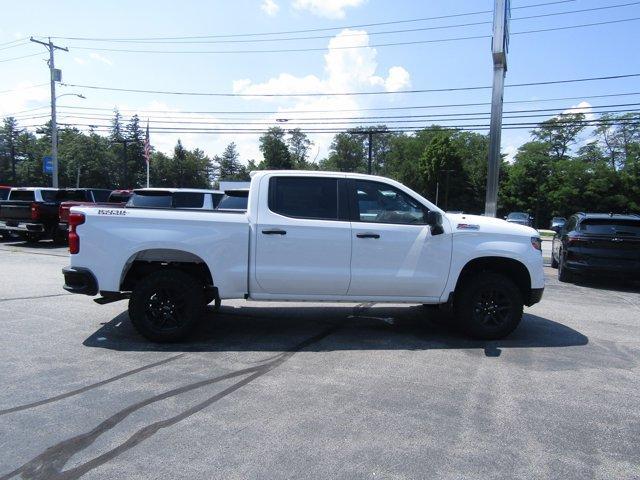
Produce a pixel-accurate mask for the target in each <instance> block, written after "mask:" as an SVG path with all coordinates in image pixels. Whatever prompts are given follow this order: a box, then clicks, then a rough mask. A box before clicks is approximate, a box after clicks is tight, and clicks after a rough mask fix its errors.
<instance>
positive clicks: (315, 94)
mask: <svg viewBox="0 0 640 480" xmlns="http://www.w3.org/2000/svg"><path fill="white" fill-rule="evenodd" d="M639 76H640V73H630V74H625V75H608V76H602V77H589V78H576V79H570V80H551V81H545V82H529V83H512V84H509V85H505V87H511V88H513V87H532V86H537V85H553V84H564V83H579V82H592V81H598V80H616V79H621V78H631V77H639ZM62 85H64V86H66V87H76V88H88V89H92V90H107V91H113V92H130V93H151V94H156V95H191V96H211V97H318V96H321V97H335V96H356V95H394V94H407V93H434V92H459V91H470V90H486V89H489V88H491V86H473V87H449V88H431V89H416V90H398V91H395V92H387V91H382V92H334V93H318V92H309V93H217V92H178V91H169V90H144V89H135V88H117V87H103V86H99V85H80V84H74V83H62Z"/></svg>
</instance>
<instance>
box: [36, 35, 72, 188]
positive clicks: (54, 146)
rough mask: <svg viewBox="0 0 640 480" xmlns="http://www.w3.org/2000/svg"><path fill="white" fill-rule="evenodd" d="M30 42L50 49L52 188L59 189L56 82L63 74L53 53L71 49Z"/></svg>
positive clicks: (37, 41) (50, 43)
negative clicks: (58, 68) (56, 63)
mask: <svg viewBox="0 0 640 480" xmlns="http://www.w3.org/2000/svg"><path fill="white" fill-rule="evenodd" d="M29 40H31V41H32V42H35V43H39V44H40V45H44V46H45V47H46V48H47V49H49V62H48V63H49V76H50V79H51V164H52V172H51V186H52V187H53V188H58V122H57V120H56V81H58V82H59V81H60V80H62V72H61V71H60V70H56V65H55V58H54V54H53V52H54V51H55V50H64V51H65V52H68V51H69V49H68V48H65V47H59V46H57V45H54V44H53V43H52V42H51V38H49V42H48V43H45V42H41V41H40V40H36V39H34V38H33V37H31V38H30V39H29Z"/></svg>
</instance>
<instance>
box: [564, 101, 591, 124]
mask: <svg viewBox="0 0 640 480" xmlns="http://www.w3.org/2000/svg"><path fill="white" fill-rule="evenodd" d="M562 113H584V118H585V120H595V118H596V117H595V115H594V114H593V107H592V106H591V104H590V103H589V102H585V101H582V102H580V103H579V104H578V105H572V106H571V107H570V108H567V109H566V110H565V111H563V112H562Z"/></svg>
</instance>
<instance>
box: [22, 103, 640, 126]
mask: <svg viewBox="0 0 640 480" xmlns="http://www.w3.org/2000/svg"><path fill="white" fill-rule="evenodd" d="M637 106H640V103H620V104H609V105H589V106H585V107H572V108H569V109H567V108H566V107H562V108H541V109H524V110H508V111H505V112H504V114H505V115H509V114H516V113H538V115H532V116H542V115H547V114H549V112H558V110H562V111H561V112H560V113H559V114H560V115H562V114H571V113H620V112H626V111H628V109H623V110H610V109H612V108H618V109H619V108H621V107H637ZM602 109H605V110H604V111H601V110H602ZM567 110H571V111H570V112H567ZM583 110H584V111H586V112H582V111H583ZM633 111H635V110H633ZM61 114H62V115H64V116H65V117H66V118H80V119H87V120H91V119H96V120H105V121H110V120H112V119H113V116H111V115H107V114H102V113H84V114H82V113H81V114H76V113H75V112H66V111H64V112H61ZM488 114H489V112H486V111H483V112H462V113H443V114H430V115H374V116H357V117H301V118H286V121H287V122H296V123H297V122H310V121H328V120H376V121H385V120H390V119H407V118H420V119H429V118H449V117H468V116H477V115H488ZM282 116H283V117H286V115H282ZM45 117H46V115H44V114H42V115H27V116H22V117H16V119H18V120H30V119H36V118H45ZM153 118H154V121H155V122H163V123H211V122H210V121H211V120H216V121H221V120H243V119H242V118H238V117H227V118H224V117H222V118H220V117H218V118H211V117H185V116H178V117H175V116H156V117H153ZM171 120H176V121H175V122H173V121H171ZM186 120H202V121H203V122H195V121H186ZM251 120H260V119H251V118H248V119H245V121H244V122H241V123H238V125H242V124H243V123H246V122H250V121H251ZM276 121H277V120H276ZM213 123H228V122H213ZM271 123H273V122H269V124H271Z"/></svg>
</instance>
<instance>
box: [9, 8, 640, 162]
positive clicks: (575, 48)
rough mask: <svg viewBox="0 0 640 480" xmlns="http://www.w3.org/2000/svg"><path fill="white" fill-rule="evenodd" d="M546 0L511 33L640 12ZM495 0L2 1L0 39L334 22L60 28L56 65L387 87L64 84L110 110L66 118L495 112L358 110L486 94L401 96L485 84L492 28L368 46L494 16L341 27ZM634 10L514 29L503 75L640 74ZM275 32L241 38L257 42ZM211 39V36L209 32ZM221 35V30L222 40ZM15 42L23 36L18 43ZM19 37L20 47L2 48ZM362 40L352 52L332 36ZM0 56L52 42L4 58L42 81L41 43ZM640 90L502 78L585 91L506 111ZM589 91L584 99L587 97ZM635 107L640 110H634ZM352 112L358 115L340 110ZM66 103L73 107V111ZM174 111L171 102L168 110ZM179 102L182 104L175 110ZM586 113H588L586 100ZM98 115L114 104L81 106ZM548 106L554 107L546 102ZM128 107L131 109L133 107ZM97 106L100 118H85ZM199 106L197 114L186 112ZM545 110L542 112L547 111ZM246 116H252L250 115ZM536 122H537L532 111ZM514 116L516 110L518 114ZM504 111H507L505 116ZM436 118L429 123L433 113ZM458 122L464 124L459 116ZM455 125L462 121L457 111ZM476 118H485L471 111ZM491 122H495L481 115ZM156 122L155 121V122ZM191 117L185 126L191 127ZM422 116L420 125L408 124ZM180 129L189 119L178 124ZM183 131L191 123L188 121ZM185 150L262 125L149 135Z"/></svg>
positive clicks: (38, 101)
mask: <svg viewBox="0 0 640 480" xmlns="http://www.w3.org/2000/svg"><path fill="white" fill-rule="evenodd" d="M549 1H551V0H513V2H512V8H513V10H512V18H513V21H512V23H511V31H512V32H514V33H515V32H518V31H524V30H536V29H546V28H552V27H560V26H567V25H578V24H585V23H595V22H604V21H611V20H621V19H631V18H635V17H640V2H632V1H631V0H626V1H625V0H576V1H571V2H564V3H558V4H554V5H545V6H540V7H536V8H517V7H523V6H528V5H533V4H539V3H547V2H549ZM622 4H632V5H628V6H625V7H620V8H611V9H607V10H598V11H591V12H582V13H572V14H566V15H562V14H560V13H561V12H568V11H574V10H583V9H589V8H597V7H602V6H614V5H622ZM492 8H493V0H456V1H444V0H429V1H411V0H395V1H388V0H237V1H234V2H228V1H208V2H204V1H181V2H176V1H154V2H150V1H149V2H147V1H138V2H124V1H109V2H80V1H62V0H61V1H58V2H50V1H30V2H12V3H11V4H10V5H5V6H4V9H3V15H2V20H1V21H0V22H1V23H0V44H4V43H6V42H12V41H14V40H17V39H20V38H23V37H27V36H29V35H37V36H48V35H53V36H59V37H91V38H103V37H104V38H109V39H114V38H133V37H135V38H143V37H182V36H205V35H225V34H240V33H248V32H278V31H290V30H305V29H322V28H335V30H330V31H322V32H316V33H303V34H289V35H280V37H299V36H323V37H328V38H316V39H306V40H302V39H298V40H293V41H278V42H266V41H261V42H255V43H227V44H220V43H208V44H202V43H196V44H190V43H175V41H174V43H160V44H158V43H154V44H149V43H147V44H134V43H119V42H113V41H109V42H90V41H86V40H72V39H57V40H55V41H56V43H58V44H59V45H62V46H68V47H69V52H68V53H67V52H58V53H57V55H56V66H57V67H58V68H61V69H62V70H63V81H64V82H67V83H71V84H78V85H96V86H107V87H118V88H132V89H149V90H170V91H191V92H219V93H280V94H283V93H292V92H300V93H307V92H311V91H313V92H321V93H332V92H333V93H335V92H340V91H346V92H362V91H386V92H389V93H388V94H383V95H376V96H369V97H367V96H352V97H331V96H326V97H303V98H300V97H296V98H286V97H277V98H270V99H269V98H255V97H254V98H247V97H232V98H222V97H205V96H199V97H198V96H186V95H185V96H171V95H162V94H155V93H154V94H142V93H128V92H113V91H101V90H92V89H87V88H71V87H60V88H59V90H58V93H59V94H63V93H72V92H73V93H82V94H83V95H85V96H86V97H87V98H86V100H81V99H78V98H75V97H72V96H67V97H65V98H62V99H60V100H59V103H60V105H61V108H60V111H61V112H62V113H61V114H60V116H61V121H62V122H64V121H67V122H76V123H92V124H102V123H105V122H106V120H100V119H98V118H97V117H96V118H95V119H79V118H77V117H70V116H69V115H70V114H72V113H73V112H75V115H79V112H80V110H73V109H68V108H67V109H65V108H64V107H65V106H71V107H73V106H81V107H95V108H104V109H111V108H114V107H119V108H120V109H123V110H128V109H131V110H139V111H144V110H157V111H158V112H155V113H140V117H141V118H142V119H143V120H146V118H150V119H151V120H152V121H154V120H155V121H161V120H163V118H164V117H167V116H172V117H171V118H172V119H174V120H175V119H176V118H182V119H183V121H189V119H190V118H193V117H194V114H182V113H175V112H181V111H237V112H247V111H255V110H261V111H263V110H265V111H275V112H279V113H274V114H255V115H254V114H243V115H238V119H239V120H236V122H238V123H243V122H250V121H255V122H258V123H261V124H265V125H266V124H273V125H275V124H276V123H275V119H276V118H291V119H293V118H301V117H303V116H307V117H313V118H317V117H327V116H331V117H335V116H363V115H373V114H378V115H392V114H396V113H407V114H424V113H425V112H427V113H435V114H451V115H453V114H457V113H461V112H485V111H486V112H488V110H489V107H488V106H475V107H465V108H461V107H454V108H441V109H434V110H403V111H400V112H395V113H394V112H393V111H388V112H371V111H366V110H362V109H367V108H379V107H399V106H402V107H407V106H411V107H414V106H420V105H422V106H424V105H434V104H451V103H477V102H488V101H489V100H490V96H491V91H490V90H473V91H458V92H437V93H417V94H403V93H394V92H397V91H402V90H407V89H437V88H447V87H467V86H476V85H478V86H481V85H490V84H491V78H492V63H491V55H490V39H489V38H479V39H469V40H458V41H448V42H441V43H426V44H414V45H400V46H386V47H383V46H381V47H371V46H370V45H376V44H380V43H392V42H406V41H421V40H429V39H442V38H455V37H460V36H465V37H466V36H481V35H490V33H491V25H490V24H489V23H486V24H481V25H471V26H464V27H449V28H443V29H434V30H426V31H414V32H404V33H396V34H376V32H380V31H388V30H400V29H412V28H424V27H439V26H450V25H456V24H463V23H465V24H466V23H475V22H490V21H491V19H492V16H491V14H478V15H472V16H462V17H453V18H448V19H441V20H429V21H421V22H411V23H402V24H394V25H387V26H372V27H359V28H350V29H346V28H342V27H346V26H351V25H361V24H368V23H378V22H389V21H395V20H407V19H416V18H424V17H434V16H443V15H453V14H460V13H468V12H477V11H485V10H491V9H492ZM554 13H555V15H552V16H547V17H543V18H537V19H523V20H518V18H519V17H523V16H530V15H542V14H554ZM639 25H640V22H638V21H628V22H623V23H615V24H608V25H601V26H593V27H587V28H577V29H567V30H562V31H551V32H540V33H535V34H522V35H512V37H511V42H510V55H509V71H508V73H507V79H506V82H507V84H514V83H526V82H538V81H547V80H562V79H573V78H581V77H596V76H604V75H618V74H630V73H638V72H640V65H639V58H640V57H639V56H638V53H637V45H638V40H639V39H640V34H639V33H638V32H639V30H638V26H639ZM256 38H263V39H264V38H277V36H276V37H274V36H270V37H269V36H267V37H233V39H235V40H255V39H256ZM209 40H210V41H211V40H214V39H209ZM217 40H220V39H217ZM14 45H17V46H14ZM7 46H10V47H12V48H6V47H7ZM340 46H358V47H359V48H354V49H335V48H331V47H340ZM0 48H2V50H0V61H1V60H5V59H10V58H14V57H19V56H23V55H30V54H37V53H39V52H43V55H42V56H39V55H35V56H31V57H28V58H24V59H19V60H12V61H8V62H1V63H0V71H1V72H2V75H0V91H5V90H12V89H20V88H24V87H28V86H30V85H37V84H41V83H46V82H47V81H48V71H47V69H46V65H45V63H44V62H43V61H42V59H43V58H45V57H46V55H45V49H44V48H43V47H41V46H39V45H35V44H30V43H25V44H22V43H20V42H17V43H14V44H10V45H4V46H0ZM100 48H107V49H148V50H166V51H175V50H181V51H184V50H188V51H202V50H251V49H260V50H264V49H284V48H315V49H320V50H318V51H307V52H288V53H232V54H231V53H230V54H212V53H197V54H184V53H183V54H160V53H127V52H115V51H103V50H99V49H100ZM636 91H640V88H639V82H638V77H636V78H626V79H620V80H610V81H597V82H584V83H570V84H559V85H546V86H535V87H521V88H507V89H506V90H505V101H506V102H509V101H514V100H538V99H548V98H557V97H569V96H570V97H576V99H575V100H566V101H556V102H533V103H526V104H516V105H509V104H508V103H507V104H506V105H505V111H509V110H516V109H538V108H553V109H557V111H558V112H561V111H563V110H566V109H569V108H571V107H575V106H578V105H582V106H585V107H586V106H588V105H608V104H619V103H620V104H621V103H638V102H640V95H636V96H623V97H611V98H601V99H587V98H586V97H589V96H593V95H605V94H617V93H623V92H636ZM48 95H49V91H48V86H44V87H38V88H27V89H22V90H17V91H13V92H9V93H3V94H0V115H3V116H4V115H6V114H10V113H15V112H20V111H22V110H26V109H32V108H36V107H39V106H46V105H48ZM584 102H586V103H584ZM627 108H637V107H627ZM344 109H349V110H353V111H352V112H349V113H340V112H336V110H344ZM290 110H296V111H299V110H327V111H328V113H321V114H317V113H315V114H311V113H309V114H293V113H288V111H290ZM64 112H66V113H64ZM162 112H167V113H162ZM171 112H174V113H171ZM585 112H587V113H588V110H585ZM85 113H89V114H92V115H96V114H98V115H99V114H108V111H107V110H103V111H102V110H95V111H85ZM550 113H552V112H550ZM46 114H47V110H46V109H43V110H40V111H37V110H36V111H35V113H34V112H29V113H23V114H20V115H19V116H22V118H24V119H23V120H21V123H22V124H24V125H27V124H29V125H31V124H36V123H39V122H44V121H46V118H41V119H37V118H34V119H29V118H27V117H29V115H32V116H37V115H46ZM128 114H129V112H128V111H127V112H126V113H125V115H128ZM89 116H91V115H89ZM187 117H190V118H187ZM227 118H231V117H230V116H229V115H224V114H198V119H202V121H206V122H220V123H224V122H226V121H227V120H226V119H227ZM543 118H544V117H540V118H539V119H540V120H541V119H543ZM249 119H251V120H249ZM526 120H527V121H528V120H530V119H526ZM514 121H517V120H514ZM505 122H506V120H505ZM427 123H431V121H429V122H427ZM454 123H456V122H454ZM457 123H460V122H457ZM470 123H484V121H475V122H474V121H472V122H470ZM486 123H488V122H486ZM157 125H158V126H159V125H160V124H157ZM186 125H189V124H186ZM412 125H414V126H415V125H419V124H412ZM183 126H184V125H183ZM187 128H188V127H187ZM178 137H180V138H181V139H182V140H183V143H184V144H185V145H186V146H187V147H189V148H194V147H201V148H203V149H204V150H205V151H206V152H207V153H208V154H210V155H214V154H216V153H220V152H221V151H222V149H223V148H224V146H225V145H226V144H227V143H228V142H230V141H235V142H236V143H237V144H238V146H239V149H240V152H241V154H242V158H243V160H244V161H246V160H248V159H249V158H255V159H257V160H259V159H260V154H259V151H258V148H257V147H258V142H257V136H256V135H230V134H224V135H219V134H216V135H204V134H194V133H184V132H183V133H180V134H178V133H153V134H152V143H153V144H154V146H155V147H156V148H157V149H159V150H161V151H170V150H171V148H172V146H173V145H174V144H175V141H176V140H177V138H178ZM311 138H312V139H313V140H314V141H315V143H316V147H315V149H314V151H313V152H312V155H313V156H315V155H316V154H317V155H318V157H319V158H321V157H322V156H323V155H324V154H325V153H326V150H327V147H328V144H329V142H330V139H331V135H329V134H314V135H311ZM502 138H503V140H502V148H503V151H504V152H507V153H513V152H514V151H515V149H516V148H517V146H519V145H520V144H522V143H523V142H525V141H526V140H527V139H528V138H529V133H528V131H527V130H505V131H504V132H503V137H502Z"/></svg>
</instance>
